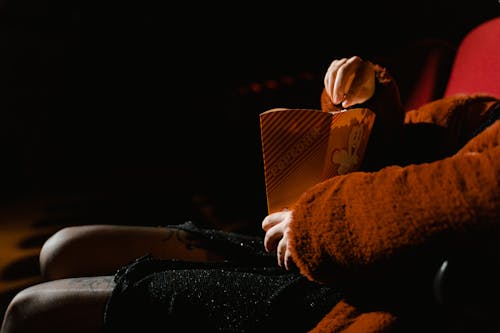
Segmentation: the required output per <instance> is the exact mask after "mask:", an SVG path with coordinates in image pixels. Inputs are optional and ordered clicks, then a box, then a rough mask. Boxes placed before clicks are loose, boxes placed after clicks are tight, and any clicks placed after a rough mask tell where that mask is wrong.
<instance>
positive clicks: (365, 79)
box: [324, 56, 375, 108]
mask: <svg viewBox="0 0 500 333" xmlns="http://www.w3.org/2000/svg"><path fill="white" fill-rule="evenodd" d="M324 84H325V90H326V93H327V94H328V95H329V96H330V98H331V100H332V102H333V104H335V105H339V104H341V105H342V107H343V108H348V107H350V106H352V105H355V104H360V103H363V102H366V101H367V100H369V99H370V98H371V97H372V96H373V94H374V92H375V71H374V68H373V64H372V63H371V62H369V61H365V60H363V59H361V58H360V57H358V56H354V57H351V58H349V59H347V58H342V59H338V60H334V61H332V63H331V64H330V66H329V67H328V70H327V71H326V74H325V78H324Z"/></svg>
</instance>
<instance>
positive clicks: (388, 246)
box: [289, 66, 500, 333]
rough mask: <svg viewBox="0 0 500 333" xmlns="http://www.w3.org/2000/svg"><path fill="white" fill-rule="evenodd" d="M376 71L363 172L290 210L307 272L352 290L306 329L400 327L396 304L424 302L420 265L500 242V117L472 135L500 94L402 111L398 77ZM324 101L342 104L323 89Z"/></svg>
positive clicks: (322, 188)
mask: <svg viewBox="0 0 500 333" xmlns="http://www.w3.org/2000/svg"><path fill="white" fill-rule="evenodd" d="M376 73H377V88H376V94H375V96H374V97H373V98H372V99H371V100H370V101H368V102H367V103H366V106H367V107H369V108H371V109H373V110H374V111H375V113H376V114H377V118H376V122H375V125H374V128H373V132H372V137H371V141H370V143H369V146H368V147H367V151H366V157H365V161H364V165H363V167H362V169H361V170H362V171H357V172H352V173H350V174H346V175H341V176H336V177H333V178H331V179H329V180H326V181H324V182H322V183H320V184H317V185H316V186H313V187H312V188H310V189H309V190H308V191H306V192H305V193H304V194H303V195H302V196H301V197H300V199H299V200H298V201H297V202H296V203H295V205H294V207H293V221H292V223H291V226H290V228H291V230H290V234H289V239H290V240H289V242H290V245H291V249H292V257H293V260H294V262H295V264H296V265H297V266H298V269H299V270H300V272H301V273H302V274H303V275H305V276H306V277H307V278H308V279H310V280H312V281H317V282H320V283H324V284H334V285H345V286H348V288H350V289H352V291H353V292H352V297H347V298H346V299H344V300H343V301H341V302H340V303H339V304H337V305H336V306H335V307H333V308H332V309H331V311H330V312H329V313H328V314H327V315H326V316H325V317H324V318H323V319H322V320H321V321H320V322H319V323H318V324H317V326H316V327H315V328H314V329H312V330H311V331H310V332H309V333H327V332H328V333H333V332H342V333H352V332H363V333H371V332H394V331H398V332H399V331H400V330H398V327H399V326H398V325H399V321H400V320H399V319H400V316H402V315H403V313H404V310H401V308H398V304H403V303H408V298H410V299H411V298H414V299H415V304H419V297H421V298H424V296H422V295H423V294H422V290H425V287H422V288H420V287H419V286H418V285H417V284H418V283H417V282H416V281H419V280H418V279H417V278H415V276H419V272H423V271H425V269H424V268H423V267H429V266H431V267H433V268H435V267H437V266H435V265H436V264H437V263H438V262H441V260H442V259H443V258H445V257H446V255H447V254H449V253H450V252H452V251H453V250H454V249H463V248H467V247H472V246H473V244H475V243H480V242H485V241H487V240H491V239H498V237H497V236H498V232H499V229H500V191H499V183H500V147H499V141H500V121H499V120H496V121H494V122H493V123H492V124H491V125H489V126H488V127H487V128H486V129H484V130H483V131H481V132H480V133H479V134H478V135H475V136H473V132H474V131H475V130H476V129H477V128H478V126H479V125H480V124H481V123H484V122H485V120H486V117H487V116H488V113H487V111H488V109H491V106H492V105H494V104H495V103H498V102H499V100H498V99H497V98H495V97H493V96H487V95H482V94H478V95H472V96H471V95H457V96H451V97H446V98H443V99H440V100H436V101H434V102H431V103H429V104H426V105H424V106H422V107H420V108H419V109H417V110H410V111H408V112H405V111H404V110H403V108H402V106H401V104H400V99H399V92H398V89H397V86H396V84H395V82H394V80H393V79H392V78H391V76H390V75H389V74H388V73H387V71H386V70H385V69H384V68H382V67H379V66H377V69H376ZM321 105H322V109H323V110H324V111H331V110H335V109H336V106H335V105H333V104H332V102H331V100H330V98H329V97H328V95H327V94H326V92H325V91H323V93H322V95H321ZM471 137H472V138H471ZM431 263H433V264H434V266H432V265H431ZM422 276H423V274H422ZM359 295H362V297H358V296H359ZM381 295H383V296H382V297H380V296H381ZM370 296H373V297H371V298H370ZM367 297H368V298H370V301H369V302H366V301H365V300H366V298H367ZM377 297H380V298H377ZM363 299H365V300H363ZM377 299H380V301H377ZM410 303H411V302H410ZM415 306H417V305H415ZM406 310H408V312H412V310H415V309H412V308H411V307H410V308H408V309H406Z"/></svg>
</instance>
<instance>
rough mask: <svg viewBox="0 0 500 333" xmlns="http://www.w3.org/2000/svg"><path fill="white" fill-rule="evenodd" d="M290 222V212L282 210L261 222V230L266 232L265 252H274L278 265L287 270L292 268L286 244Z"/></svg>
mask: <svg viewBox="0 0 500 333" xmlns="http://www.w3.org/2000/svg"><path fill="white" fill-rule="evenodd" d="M291 221H292V211H290V210H283V211H280V212H275V213H271V214H269V215H267V216H266V217H265V218H264V220H263V221H262V229H264V231H265V232H266V235H265V237H264V247H265V249H266V251H267V252H276V256H277V258H278V265H279V266H280V267H283V266H285V268H286V269H287V270H289V269H291V268H292V266H293V264H294V263H293V260H292V256H291V253H290V248H289V244H288V232H289V230H290V222H291Z"/></svg>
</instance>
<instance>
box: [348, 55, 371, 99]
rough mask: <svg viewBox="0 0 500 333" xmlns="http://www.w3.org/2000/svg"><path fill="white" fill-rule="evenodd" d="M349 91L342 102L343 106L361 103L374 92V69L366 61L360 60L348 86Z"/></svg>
mask: <svg viewBox="0 0 500 333" xmlns="http://www.w3.org/2000/svg"><path fill="white" fill-rule="evenodd" d="M348 91H349V93H348V94H347V96H346V98H345V99H344V101H343V102H342V106H343V107H344V108H348V107H350V106H352V105H355V104H361V103H364V102H366V101H367V100H369V99H370V98H371V97H372V96H373V94H374V93H375V70H374V69H373V64H372V63H370V62H368V61H363V62H361V63H360V64H359V65H358V66H357V68H356V75H355V77H354V80H352V81H351V84H350V86H349V90H348Z"/></svg>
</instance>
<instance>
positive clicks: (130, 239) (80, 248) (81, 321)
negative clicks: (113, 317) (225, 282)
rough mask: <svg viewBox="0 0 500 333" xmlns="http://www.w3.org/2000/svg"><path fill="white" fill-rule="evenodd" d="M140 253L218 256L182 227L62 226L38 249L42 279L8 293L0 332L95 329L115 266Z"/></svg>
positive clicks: (163, 256)
mask: <svg viewBox="0 0 500 333" xmlns="http://www.w3.org/2000/svg"><path fill="white" fill-rule="evenodd" d="M144 255H152V256H153V257H155V258H158V259H173V258H175V259H181V260H186V261H209V260H215V259H218V256H217V255H216V254H215V253H213V252H212V251H208V250H205V249H204V248H203V247H200V245H199V244H198V242H197V241H196V239H194V238H193V237H192V236H191V235H190V233H189V232H187V231H184V230H178V229H174V228H168V227H149V226H121V225H82V226H74V227H68V228H64V229H62V230H60V231H58V232H56V233H55V234H54V235H53V236H52V237H50V238H49V239H48V240H47V241H46V242H45V244H44V245H43V247H42V250H41V252H40V265H41V271H42V273H43V275H44V278H45V280H46V282H43V283H40V284H37V285H34V286H31V287H29V288H26V289H24V290H22V291H21V292H19V293H18V294H17V295H16V296H15V297H14V298H13V299H12V301H11V302H10V304H9V307H8V309H7V311H6V313H5V316H4V321H3V324H2V330H1V333H12V332H27V331H28V332H29V331H36V332H53V333H55V332H58V330H60V331H61V332H100V331H101V330H102V325H103V323H104V319H103V318H104V309H105V305H106V303H107V301H108V299H109V297H110V295H111V292H112V291H113V288H114V282H113V278H114V274H115V272H116V271H117V270H118V269H119V268H121V267H123V266H125V265H127V264H129V263H131V262H132V261H134V260H135V259H137V258H139V257H141V256H144Z"/></svg>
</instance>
